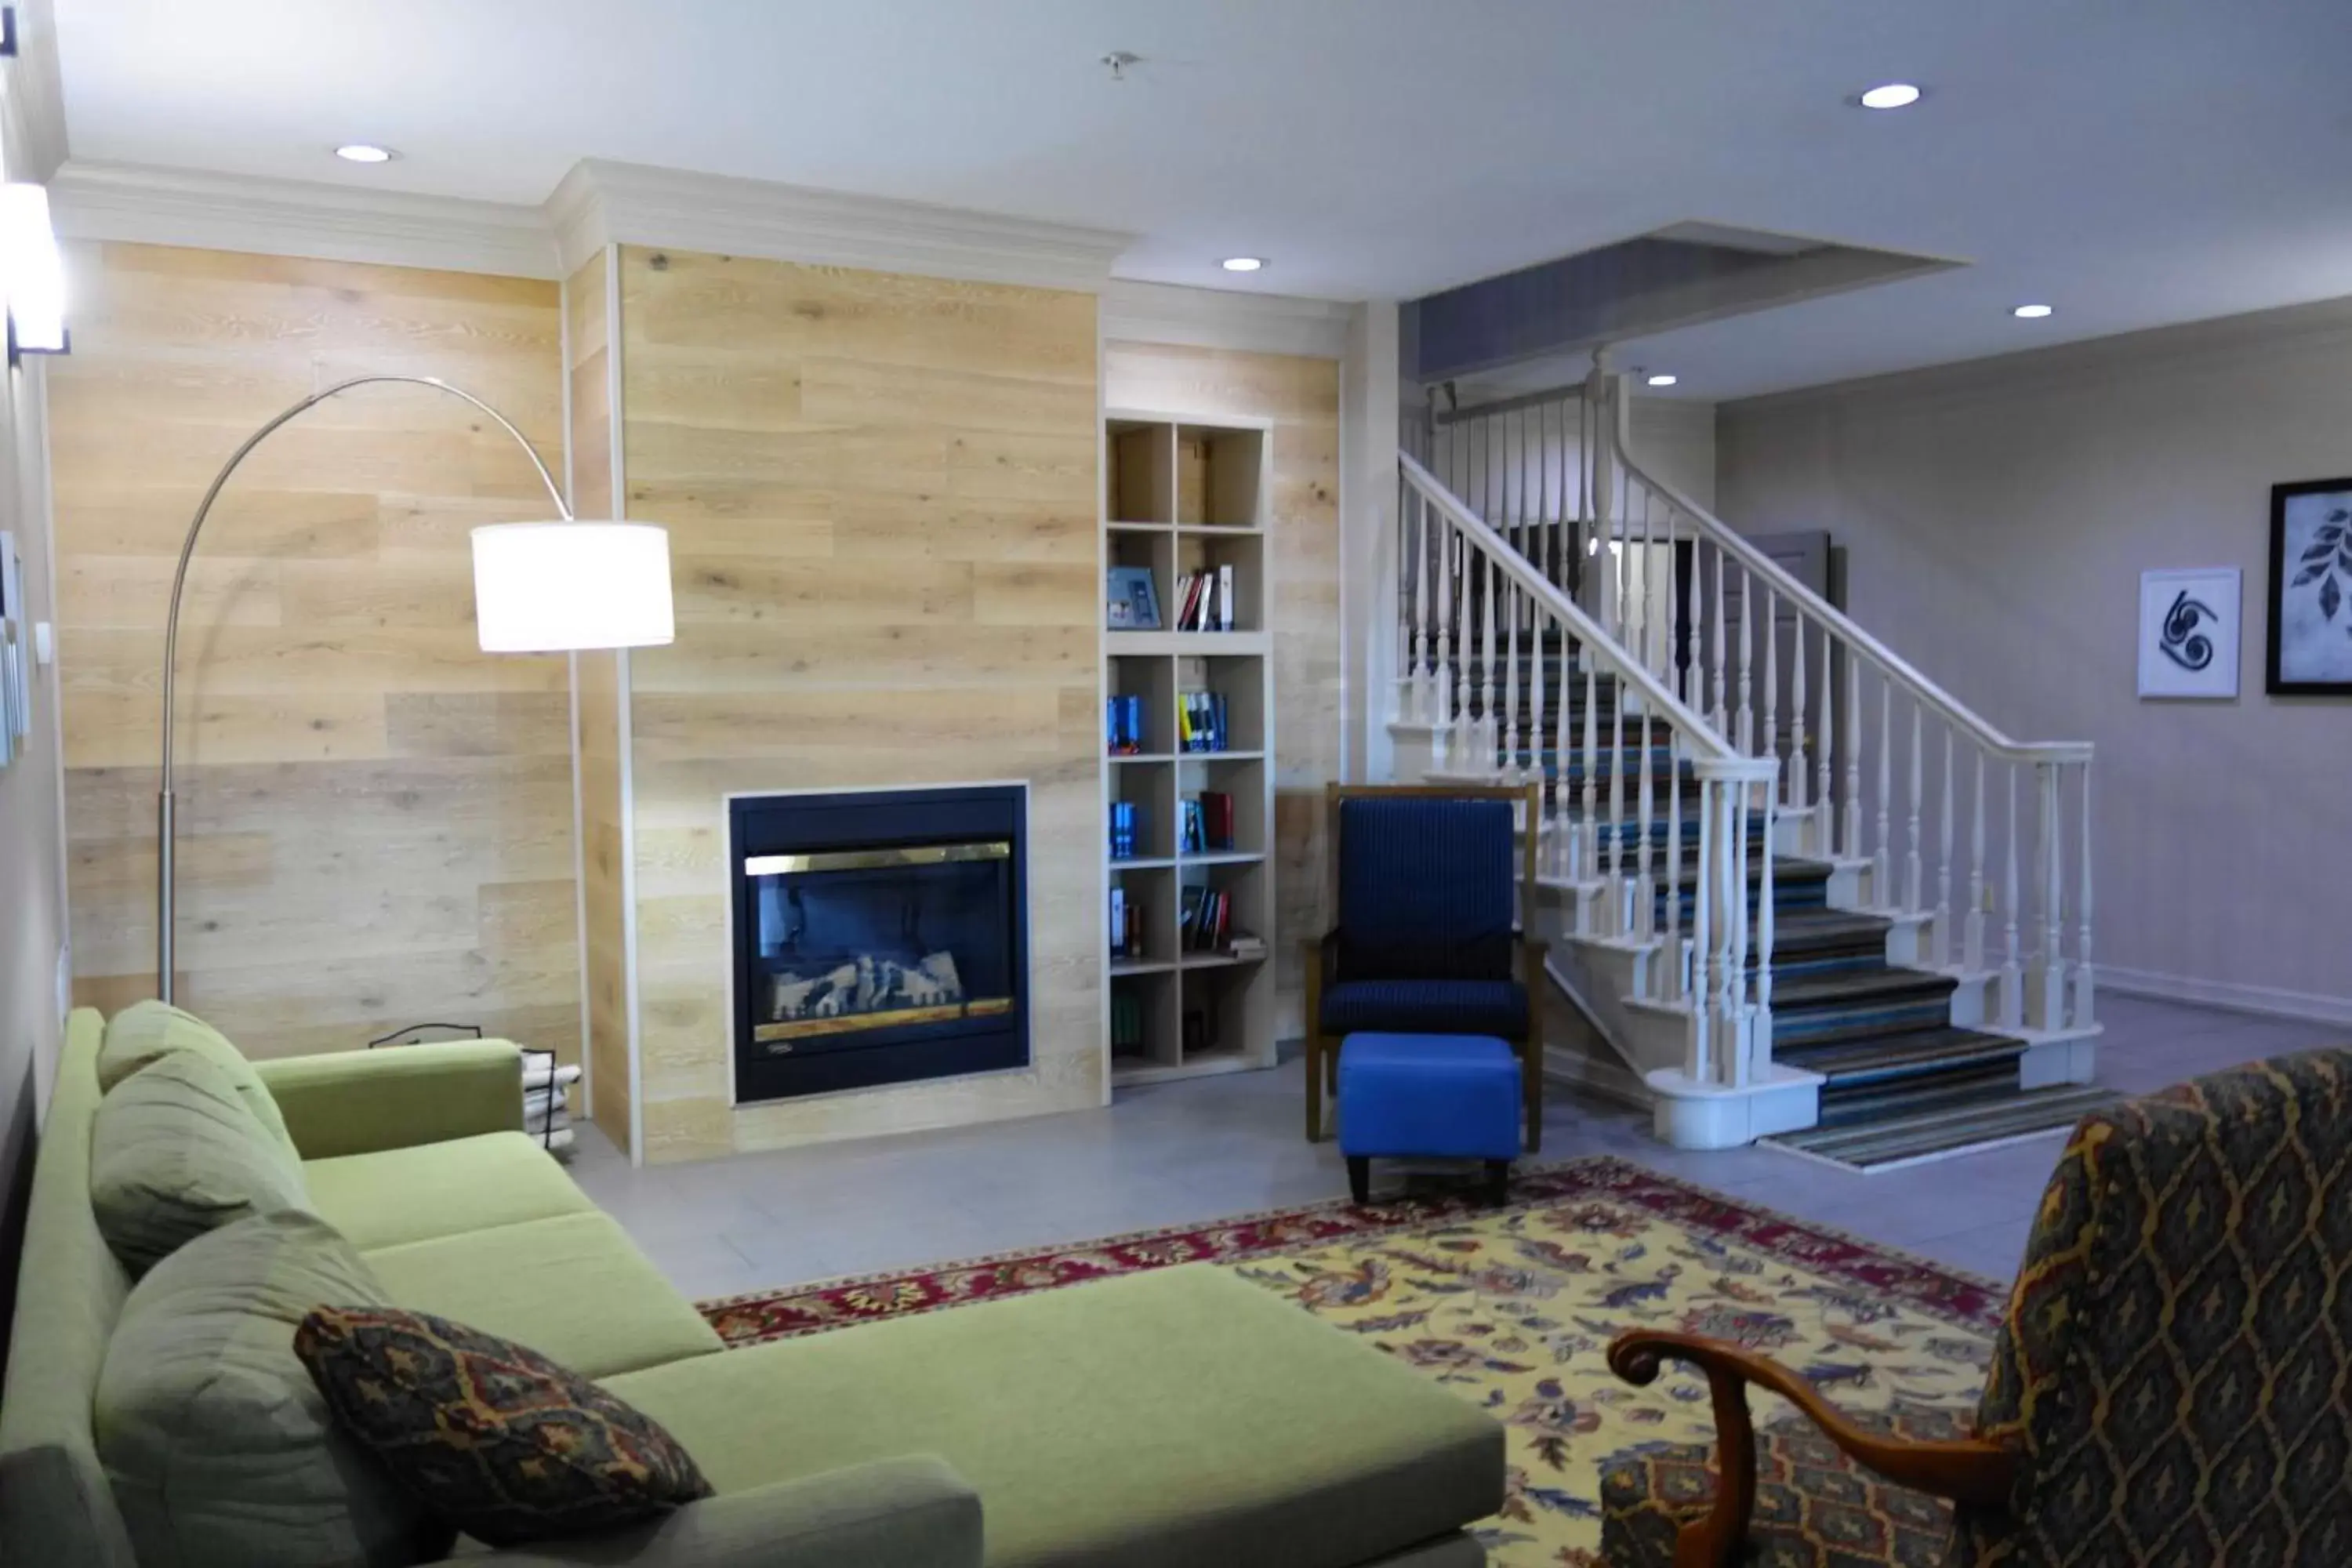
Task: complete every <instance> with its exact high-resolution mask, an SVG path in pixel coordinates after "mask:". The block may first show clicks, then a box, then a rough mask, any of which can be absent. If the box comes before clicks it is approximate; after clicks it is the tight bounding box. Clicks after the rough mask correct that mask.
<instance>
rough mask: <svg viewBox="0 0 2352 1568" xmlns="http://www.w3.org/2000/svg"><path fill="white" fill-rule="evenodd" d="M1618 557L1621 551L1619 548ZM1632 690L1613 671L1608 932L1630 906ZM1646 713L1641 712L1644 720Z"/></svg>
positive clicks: (1619, 925) (1626, 919) (1626, 922)
mask: <svg viewBox="0 0 2352 1568" xmlns="http://www.w3.org/2000/svg"><path fill="white" fill-rule="evenodd" d="M1619 553H1620V557H1621V559H1622V553H1623V552H1619ZM1631 696H1632V693H1631V692H1629V691H1628V690H1627V689H1626V687H1625V674H1624V671H1623V670H1622V669H1621V670H1619V671H1618V672H1617V700H1615V701H1614V702H1612V703H1611V704H1610V705H1609V899H1610V902H1611V905H1612V908H1613V909H1614V910H1615V911H1616V913H1615V917H1614V919H1613V921H1612V924H1611V927H1610V930H1611V934H1612V935H1615V936H1622V935H1624V934H1625V933H1626V931H1628V930H1630V929H1631V925H1630V921H1631V917H1632V915H1633V910H1631V909H1629V908H1627V906H1626V901H1625V900H1626V897H1627V891H1626V884H1625V767H1624V763H1625V703H1626V701H1627V700H1628V699H1629V698H1630V697H1631ZM1647 720H1648V715H1647V714H1644V715H1643V721H1644V722H1646V721H1647Z"/></svg>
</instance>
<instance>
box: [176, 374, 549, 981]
mask: <svg viewBox="0 0 2352 1568" xmlns="http://www.w3.org/2000/svg"><path fill="white" fill-rule="evenodd" d="M378 383H400V384H406V385H410V386H429V387H431V388H433V389H434V390H435V391H436V392H446V393H447V394H448V395H450V396H452V397H456V398H459V399H462V400H463V401H465V402H467V403H470V404H472V405H474V406H475V407H476V408H478V409H479V410H480V411H481V412H482V413H484V414H486V415H488V416H489V418H490V420H491V422H492V423H493V424H495V425H497V426H498V427H499V429H501V430H503V431H505V432H506V433H507V434H508V435H509V436H511V437H514V441H515V445H516V446H518V447H521V448H522V449H523V455H524V456H525V457H528V458H530V466H531V467H532V468H535V469H537V470H538V472H539V480H540V483H541V484H543V485H545V486H546V487H547V494H548V499H549V500H552V501H553V502H554V503H555V510H556V515H557V516H558V517H559V518H561V519H562V521H566V522H570V521H572V507H571V504H570V503H569V502H567V501H566V500H564V499H563V491H562V489H560V488H558V487H557V485H556V482H555V476H554V475H553V474H551V473H550V472H548V468H547V464H546V463H544V462H543V461H541V458H540V456H539V453H538V452H537V451H536V450H535V449H534V448H533V447H531V444H530V441H528V440H527V439H525V438H524V437H523V433H522V432H521V431H520V430H518V429H516V428H515V425H514V421H512V420H511V419H509V418H508V417H507V416H505V415H503V414H501V413H499V411H498V410H497V409H495V408H493V407H491V406H490V405H488V404H487V403H485V402H483V401H482V400H481V399H480V398H478V397H477V396H475V395H473V394H472V393H470V392H467V391H465V390H464V389H462V388H460V387H455V386H452V385H450V384H448V383H447V382H446V381H443V380H441V379H440V378H439V377H438V376H430V375H355V376H352V378H351V379H350V380H348V381H339V382H337V383H335V384H333V385H332V386H329V387H325V388H322V389H321V390H320V391H318V392H314V393H312V394H311V395H310V396H308V397H306V398H304V399H303V400H302V401H301V402H299V403H298V404H296V405H294V406H293V407H291V408H289V409H287V410H286V411H285V412H284V413H282V414H280V415H278V416H277V417H276V418H274V419H272V420H270V422H269V423H268V424H267V425H264V426H262V427H261V428H260V429H258V430H256V431H255V432H254V433H253V434H252V435H250V436H248V437H246V440H245V444H244V445H243V446H241V447H238V448H237V449H236V451H235V452H233V453H231V454H230V456H229V459H228V461H227V462H226V463H225V464H223V465H222V466H221V471H220V473H219V474H218V475H217V476H216V477H215V479H214V480H213V482H212V488H211V489H207V490H206V491H205V499H204V500H203V501H202V502H200V503H199V504H198V505H197V507H196V515H195V516H194V518H193V519H191V520H190V521H189V523H188V537H187V538H186V539H185V540H184V541H183V542H181V545H180V564H179V568H178V570H176V571H175V572H173V574H172V608H171V612H170V614H169V615H168V616H166V617H165V619H164V622H163V773H162V786H161V788H159V789H158V790H157V792H156V795H155V994H156V995H157V996H159V997H161V998H162V999H163V1001H165V1002H167V1003H168V1002H170V1001H171V1000H172V956H173V955H172V924H173V917H172V903H173V899H172V895H173V864H172V861H173V801H172V777H173V774H172V729H173V723H172V721H173V701H172V698H173V687H174V685H175V684H176V677H177V671H178V666H179V653H180V597H181V595H182V593H183V592H184V590H185V589H186V587H187V585H188V562H189V560H190V558H191V557H193V556H194V554H195V552H196V536H197V535H198V534H200V533H202V532H203V531H204V528H205V518H207V517H209V516H211V515H212V510H213V502H214V501H215V500H218V499H220V493H221V489H222V487H223V486H225V485H226V484H227V483H228V480H229V476H230V475H231V474H234V473H236V468H237V465H238V464H240V463H242V462H244V461H245V459H246V457H247V454H248V453H250V452H251V451H252V450H253V449H254V448H255V447H258V446H260V445H261V443H262V442H263V441H265V440H267V439H268V437H269V436H270V434H271V432H273V431H275V430H276V429H277V428H278V426H281V425H284V424H286V423H288V422H289V421H290V420H292V419H295V418H297V417H299V416H301V415H303V414H305V413H308V412H309V411H310V410H311V409H313V408H316V407H317V406H318V405H320V404H321V403H324V402H326V401H327V399H329V398H331V397H334V396H337V395H340V394H342V393H346V392H349V391H350V390H351V389H352V388H353V387H355V386H372V385H374V384H378Z"/></svg>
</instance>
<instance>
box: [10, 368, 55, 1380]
mask: <svg viewBox="0 0 2352 1568" xmlns="http://www.w3.org/2000/svg"><path fill="white" fill-rule="evenodd" d="M40 366H41V362H40V361H39V360H37V359H28V360H27V361H26V368H25V369H23V370H21V371H17V372H14V373H10V372H6V371H0V529H6V530H8V531H10V532H12V533H14V534H15V535H16V552H17V553H18V555H20V556H21V557H22V558H23V560H24V563H25V571H24V584H25V588H26V597H27V599H28V601H29V607H30V610H31V617H30V618H32V619H36V620H44V621H54V620H55V618H56V611H55V609H54V608H53V606H52V604H51V592H52V590H51V576H50V568H49V560H50V557H49V522H48V510H49V509H48V477H47V458H46V440H45V435H46V432H45V431H44V429H43V428H42V424H41V417H40V416H41V409H42V400H41V397H40V395H39V390H38V385H37V377H38V376H39V375H40V374H42V373H41V368H40ZM26 640H27V641H28V642H29V640H30V639H29V634H27V637H26ZM32 673H33V677H34V679H33V688H34V689H33V732H32V736H31V738H30V739H29V740H28V741H27V742H26V743H25V744H26V749H25V750H24V751H23V752H21V753H19V754H18V756H17V758H16V762H15V763H14V764H13V765H12V766H10V767H7V768H5V769H0V1312H5V1310H8V1309H10V1308H12V1307H13V1306H14V1303H15V1300H16V1255H17V1251H18V1247H19V1245H20V1243H21V1242H22V1239H23V1235H24V1233H23V1228H22V1226H23V1217H24V1201H25V1197H26V1187H27V1184H28V1183H29V1179H30V1176H31V1173H32V1159H33V1149H34V1143H35V1126H36V1123H37V1120H38V1117H39V1114H40V1112H41V1111H42V1110H45V1109H46V1108H47V1104H48V1089H49V1084H50V1082H51V1079H52V1074H53V1072H54V1069H55V1068H56V1066H57V1057H58V1040H59V1038H60V1037H61V1035H62V1033H63V1029H62V1024H63V1016H62V1013H61V1010H60V1009H59V1007H58V963H59V960H58V954H59V952H60V950H61V949H62V948H63V946H64V944H65V941H66V919H65V864H64V816H63V814H62V811H61V808H60V800H59V789H60V784H59V772H58V728H57V722H58V689H57V670H56V667H55V666H54V665H52V666H51V667H49V668H46V669H42V668H36V669H34V671H33V672H32ZM7 1321H8V1320H7V1318H6V1317H5V1316H0V1337H5V1333H6V1329H5V1324H6V1322H7Z"/></svg>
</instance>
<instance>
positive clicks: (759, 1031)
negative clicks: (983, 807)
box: [743, 840, 1013, 1045]
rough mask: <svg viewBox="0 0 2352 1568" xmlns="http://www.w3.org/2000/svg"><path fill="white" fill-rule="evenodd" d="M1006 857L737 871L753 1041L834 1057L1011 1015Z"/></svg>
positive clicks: (755, 861)
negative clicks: (753, 928)
mask: <svg viewBox="0 0 2352 1568" xmlns="http://www.w3.org/2000/svg"><path fill="white" fill-rule="evenodd" d="M1012 850H1013V847H1012V845H1011V844H1010V843H1009V842H1006V841H1003V840H990V841H981V842H973V843H966V844H934V845H921V846H915V847H897V848H877V849H844V850H829V851H820V852H816V853H811V854H798V855H755V856H751V857H748V858H746V859H745V861H744V863H743V874H744V876H745V878H746V879H747V880H748V881H749V882H750V884H751V902H752V907H753V909H754V910H756V911H757V923H758V936H757V941H758V952H757V954H756V956H755V962H754V971H755V973H756V975H757V981H756V989H755V991H754V994H753V995H752V997H751V1006H752V1018H751V1033H752V1038H753V1039H754V1040H755V1041H757V1042H758V1043H760V1044H761V1045H775V1044H782V1043H784V1042H806V1043H808V1044H811V1045H814V1044H818V1043H825V1044H842V1045H845V1044H849V1043H851V1042H850V1038H849V1037H854V1036H856V1035H858V1034H861V1033H863V1032H865V1031H868V1030H875V1029H896V1028H900V1027H904V1026H910V1025H924V1024H944V1023H950V1022H953V1021H956V1020H960V1019H968V1018H981V1017H988V1016H1001V1015H1003V1014H1007V1013H1010V1012H1011V1011H1012V1009H1013V942H1012V936H1011V933H1012V931H1013V909H1012V884H1011V877H1012Z"/></svg>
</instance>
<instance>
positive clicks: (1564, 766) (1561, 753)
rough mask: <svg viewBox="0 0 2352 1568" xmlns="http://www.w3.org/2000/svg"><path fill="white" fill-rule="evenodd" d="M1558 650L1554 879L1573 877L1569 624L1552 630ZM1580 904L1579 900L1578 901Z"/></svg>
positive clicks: (1554, 733) (1553, 719)
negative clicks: (1557, 639) (1569, 748)
mask: <svg viewBox="0 0 2352 1568" xmlns="http://www.w3.org/2000/svg"><path fill="white" fill-rule="evenodd" d="M1553 635H1554V636H1556V637H1558V638H1559V685H1558V686H1557V687H1555V688H1554V689H1553V699H1552V705H1551V725H1552V741H1551V773H1552V778H1551V795H1552V816H1553V817H1554V819H1555V821H1556V823H1557V831H1555V832H1554V834H1553V835H1552V871H1553V873H1554V874H1555V875H1557V876H1562V877H1572V876H1574V875H1576V870H1575V868H1574V866H1573V865H1572V864H1570V849H1571V847H1572V845H1573V842H1574V841H1573V839H1572V837H1571V836H1570V834H1571V830H1572V828H1573V826H1574V822H1573V819H1572V818H1571V817H1570V815H1569V810H1568V683H1569V680H1570V673H1571V667H1570V664H1569V662H1568V647H1569V643H1568V624H1567V623H1566V622H1564V621H1563V622H1560V623H1559V624H1558V625H1557V626H1555V628H1554V634H1553ZM1577 901H1578V903H1579V904H1580V905H1581V904H1582V903H1583V900H1577Z"/></svg>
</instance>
